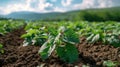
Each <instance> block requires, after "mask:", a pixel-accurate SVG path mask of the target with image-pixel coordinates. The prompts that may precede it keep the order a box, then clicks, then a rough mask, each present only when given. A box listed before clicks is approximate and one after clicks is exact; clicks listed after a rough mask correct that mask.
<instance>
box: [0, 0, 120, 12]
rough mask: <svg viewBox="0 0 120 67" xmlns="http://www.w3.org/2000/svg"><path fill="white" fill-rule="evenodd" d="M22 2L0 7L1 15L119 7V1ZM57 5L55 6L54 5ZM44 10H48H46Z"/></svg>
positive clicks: (38, 0)
mask: <svg viewBox="0 0 120 67" xmlns="http://www.w3.org/2000/svg"><path fill="white" fill-rule="evenodd" d="M50 1H51V2H54V3H53V4H52V3H51V2H49V1H47V0H23V3H22V2H19V1H18V2H16V3H9V4H5V6H0V13H1V14H9V13H11V12H15V11H34V12H65V11H68V10H76V9H86V8H104V7H112V6H115V5H119V6H120V0H82V2H81V3H76V4H75V3H73V2H74V0H60V1H58V0H50ZM55 3H57V4H55ZM33 4H34V5H33ZM46 8H48V9H49V8H50V9H49V10H47V9H46Z"/></svg>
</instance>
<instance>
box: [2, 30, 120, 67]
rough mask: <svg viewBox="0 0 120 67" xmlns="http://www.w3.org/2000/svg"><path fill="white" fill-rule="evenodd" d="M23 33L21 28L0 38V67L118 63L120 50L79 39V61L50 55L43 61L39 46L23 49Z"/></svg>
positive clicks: (48, 66)
mask: <svg viewBox="0 0 120 67" xmlns="http://www.w3.org/2000/svg"><path fill="white" fill-rule="evenodd" d="M24 33H25V31H24V29H23V28H21V29H17V30H14V31H13V32H10V33H7V34H6V35H4V36H0V43H1V44H3V46H4V51H5V53H4V54H2V55H0V66H2V67H37V66H43V67H74V66H78V67H82V65H84V64H85V65H90V66H91V67H102V63H103V61H105V60H112V61H118V62H120V48H114V47H112V46H110V45H102V43H96V44H95V45H90V44H87V43H86V42H85V39H84V38H83V39H82V38H81V39H82V40H81V41H82V42H81V43H80V44H78V45H76V48H78V51H79V59H78V61H76V62H75V63H73V64H68V63H66V62H63V61H61V60H60V59H59V58H58V57H56V56H54V55H52V56H51V57H50V58H48V59H47V60H45V61H43V60H41V58H40V55H39V54H38V50H39V48H40V46H32V45H31V46H26V47H23V46H22V43H23V41H24V39H22V38H20V36H21V35H22V34H24Z"/></svg>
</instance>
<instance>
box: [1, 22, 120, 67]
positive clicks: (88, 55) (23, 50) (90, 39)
mask: <svg viewBox="0 0 120 67" xmlns="http://www.w3.org/2000/svg"><path fill="white" fill-rule="evenodd" d="M0 66H2V67H119V66H120V23H119V22H114V21H106V22H88V21H76V22H71V21H60V22H52V21H51V22H42V21H34V22H25V21H20V20H19V21H17V20H1V21H0Z"/></svg>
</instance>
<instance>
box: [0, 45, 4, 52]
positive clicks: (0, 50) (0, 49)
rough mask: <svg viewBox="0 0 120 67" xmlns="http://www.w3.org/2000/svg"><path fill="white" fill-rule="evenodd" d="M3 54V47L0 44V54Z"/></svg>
mask: <svg viewBox="0 0 120 67" xmlns="http://www.w3.org/2000/svg"><path fill="white" fill-rule="evenodd" d="M3 53H4V50H3V45H2V44H0V54H3Z"/></svg>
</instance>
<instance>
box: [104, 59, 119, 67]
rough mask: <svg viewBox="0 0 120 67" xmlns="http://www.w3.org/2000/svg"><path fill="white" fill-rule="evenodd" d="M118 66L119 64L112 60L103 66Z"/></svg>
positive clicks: (105, 62)
mask: <svg viewBox="0 0 120 67" xmlns="http://www.w3.org/2000/svg"><path fill="white" fill-rule="evenodd" d="M117 64H118V63H117V62H112V61H110V60H108V61H104V62H103V65H104V66H107V67H115V66H117Z"/></svg>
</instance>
